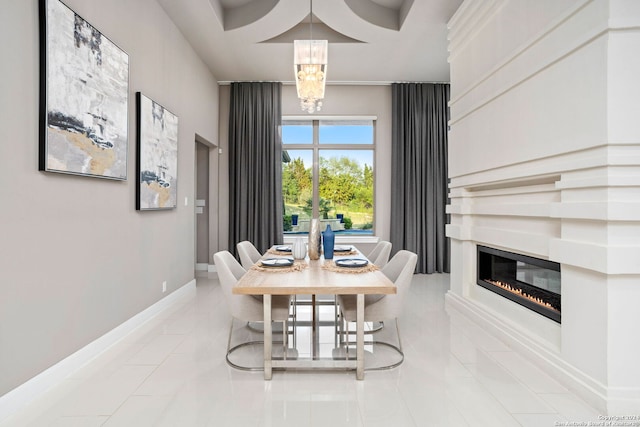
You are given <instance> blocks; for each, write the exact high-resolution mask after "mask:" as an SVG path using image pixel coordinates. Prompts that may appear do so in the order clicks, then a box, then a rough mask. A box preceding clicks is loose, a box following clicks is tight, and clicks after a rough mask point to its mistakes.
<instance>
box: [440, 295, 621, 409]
mask: <svg viewBox="0 0 640 427" xmlns="http://www.w3.org/2000/svg"><path fill="white" fill-rule="evenodd" d="M445 301H446V306H447V307H450V308H454V309H456V310H457V311H459V312H460V313H462V314H463V315H465V316H466V317H468V318H470V319H472V320H473V321H474V322H475V323H477V324H478V325H480V326H481V327H483V328H484V329H486V330H488V331H489V332H490V333H492V334H493V335H495V336H497V337H498V338H500V339H501V340H502V341H504V342H505V343H506V344H507V345H509V346H510V347H511V348H513V349H514V350H516V351H518V353H520V354H521V355H522V356H524V357H526V358H527V359H529V360H530V361H531V362H533V363H534V364H535V365H536V366H538V367H539V368H541V369H542V370H544V371H545V372H546V373H547V374H549V375H550V376H551V377H553V378H555V379H556V380H557V381H559V382H560V383H562V384H563V385H564V386H566V387H567V388H569V389H570V390H572V391H573V392H574V393H576V394H577V395H578V396H580V397H581V398H582V399H584V400H585V401H587V402H588V403H589V404H591V405H592V406H594V407H595V408H596V409H598V410H599V411H601V412H602V413H603V414H606V413H607V412H609V413H612V409H613V407H614V406H616V405H615V403H614V402H611V401H607V396H608V393H607V392H608V390H607V387H606V386H604V385H603V384H602V383H600V382H599V381H596V380H595V379H593V378H592V377H590V376H588V375H586V374H585V373H584V372H582V371H580V370H578V369H576V368H575V367H573V366H572V365H570V364H569V363H567V362H565V361H564V360H562V359H561V358H560V355H558V354H556V353H554V352H553V351H551V350H549V349H548V348H545V347H544V346H543V345H541V344H540V343H538V342H536V340H535V339H532V338H531V337H529V336H527V334H526V333H525V332H524V331H520V330H518V329H515V328H513V327H511V326H510V325H509V322H506V321H505V319H501V318H499V317H498V316H497V315H494V314H493V313H491V312H490V311H489V310H487V309H486V308H485V307H483V306H480V305H479V304H476V303H475V302H473V301H471V300H469V299H466V298H462V297H461V296H459V295H457V294H455V293H453V292H451V291H449V292H447V295H446V298H445ZM616 409H619V408H616ZM616 413H627V412H617V411H616ZM628 413H631V412H628Z"/></svg>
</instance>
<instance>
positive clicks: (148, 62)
mask: <svg viewBox="0 0 640 427" xmlns="http://www.w3.org/2000/svg"><path fill="white" fill-rule="evenodd" d="M37 3H38V2H37V1H36V0H2V6H1V10H2V12H1V13H0V35H1V36H2V37H1V38H2V40H4V42H3V43H1V44H0V57H1V58H2V65H1V66H0V94H1V95H0V120H1V123H0V231H1V233H0V395H2V394H4V393H6V392H8V391H9V390H11V389H13V388H14V387H16V386H18V385H20V384H21V383H23V382H25V381H26V380H28V379H30V378H31V377H33V376H35V375H37V374H38V373H40V372H41V371H43V370H45V369H46V368H48V367H50V366H52V365H53V364H55V363H56V362H58V361H60V360H61V359H63V358H65V357H67V356H69V355H70V354H71V353H73V352H75V351H76V350H78V349H80V348H82V347H83V346H85V345H87V344H88V343H90V342H91V341H92V340H94V339H96V338H98V337H100V336H101V335H103V334H104V333H106V332H108V331H109V330H111V329H113V328H114V327H116V326H118V325H119V324H121V323H122V322H124V321H126V320H127V319H129V318H130V317H132V316H133V315H135V314H137V313H139V312H140V311H142V310H144V309H145V308H147V307H149V306H150V305H152V304H154V303H155V302H157V301H158V300H160V299H161V298H162V297H164V296H166V295H167V294H168V293H170V292H172V291H174V290H176V289H178V288H179V287H181V286H183V285H185V284H186V283H188V282H189V281H191V280H192V279H193V277H194V264H195V254H194V226H195V224H194V192H195V188H194V171H193V168H194V162H195V144H194V140H195V134H196V133H198V134H199V135H201V136H202V137H203V138H206V139H207V140H210V141H215V140H216V136H217V132H218V122H217V119H218V86H217V82H216V80H215V79H214V77H213V76H212V75H211V74H210V72H209V71H208V69H207V68H206V67H205V65H204V64H203V63H202V62H201V60H200V59H199V58H198V57H197V56H196V54H195V53H194V51H193V50H192V49H191V47H190V46H189V45H188V44H187V42H186V41H185V39H184V37H183V36H182V34H181V33H180V32H179V31H178V30H177V29H176V28H175V26H174V25H173V24H172V22H171V21H170V20H169V18H168V17H167V16H166V14H165V13H164V11H163V10H162V9H161V8H160V6H159V5H158V4H157V3H156V2H155V0H136V1H133V2H132V1H128V0H110V1H108V2H105V1H102V0H66V3H67V4H68V5H69V6H70V7H71V8H73V9H74V10H75V11H76V12H77V13H79V14H80V15H81V16H82V17H83V18H85V19H86V20H87V21H89V23H91V24H92V25H94V26H95V27H97V28H98V29H99V30H100V31H102V32H103V33H104V34H105V35H106V36H108V37H109V38H110V39H111V40H112V41H114V42H115V43H116V44H118V45H119V46H120V47H121V48H122V49H123V50H125V51H126V52H127V53H128V54H129V62H130V83H129V95H130V96H129V150H128V166H127V169H128V180H127V181H126V182H116V181H110V180H103V179H96V178H85V177H74V176H66V175H60V174H51V173H43V172H38V170H37V167H38V76H39V64H38V5H37ZM136 91H142V92H143V93H145V94H146V95H147V96H149V97H151V98H152V99H154V100H156V101H158V102H159V103H161V104H163V105H164V106H165V107H166V108H168V109H169V110H171V111H172V112H173V113H175V114H176V115H177V116H178V117H179V120H180V122H179V154H178V162H179V164H178V174H179V175H178V207H177V208H176V209H173V210H171V211H161V212H145V213H140V212H137V211H136V210H135V162H136V158H135V144H136V141H135V92H136ZM185 198H188V206H186V207H185V205H184V200H185ZM165 280H166V281H167V286H168V290H167V293H166V294H163V293H162V289H161V284H162V281H165Z"/></svg>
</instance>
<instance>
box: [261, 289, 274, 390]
mask: <svg viewBox="0 0 640 427" xmlns="http://www.w3.org/2000/svg"><path fill="white" fill-rule="evenodd" d="M262 305H263V308H264V379H265V380H270V379H271V373H272V372H271V371H272V366H271V347H272V345H273V340H272V334H273V331H272V329H271V295H270V294H265V295H264V297H263V298H262Z"/></svg>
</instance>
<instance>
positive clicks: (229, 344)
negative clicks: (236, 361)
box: [227, 317, 233, 354]
mask: <svg viewBox="0 0 640 427" xmlns="http://www.w3.org/2000/svg"><path fill="white" fill-rule="evenodd" d="M231 334H233V317H231V326H230V327H229V339H228V340H227V354H229V349H230V348H231Z"/></svg>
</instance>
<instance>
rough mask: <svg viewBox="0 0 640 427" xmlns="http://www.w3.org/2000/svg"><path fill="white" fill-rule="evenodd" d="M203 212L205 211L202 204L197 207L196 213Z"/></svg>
mask: <svg viewBox="0 0 640 427" xmlns="http://www.w3.org/2000/svg"><path fill="white" fill-rule="evenodd" d="M203 212H204V209H202V207H201V206H198V207H196V213H197V214H201V213H203Z"/></svg>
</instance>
